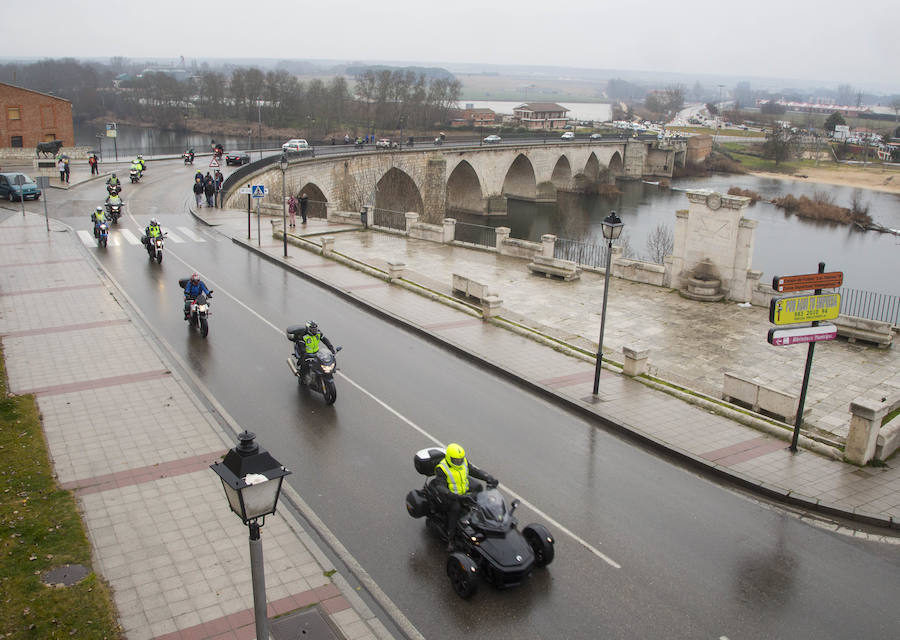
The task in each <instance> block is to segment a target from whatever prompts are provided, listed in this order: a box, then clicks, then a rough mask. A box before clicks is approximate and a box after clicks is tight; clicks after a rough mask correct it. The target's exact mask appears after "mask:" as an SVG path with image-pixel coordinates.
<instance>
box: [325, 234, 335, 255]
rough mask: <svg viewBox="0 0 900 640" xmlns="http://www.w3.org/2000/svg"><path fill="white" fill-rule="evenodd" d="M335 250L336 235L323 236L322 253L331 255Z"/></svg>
mask: <svg viewBox="0 0 900 640" xmlns="http://www.w3.org/2000/svg"><path fill="white" fill-rule="evenodd" d="M332 252H334V236H322V255H323V256H329V255H331V254H332Z"/></svg>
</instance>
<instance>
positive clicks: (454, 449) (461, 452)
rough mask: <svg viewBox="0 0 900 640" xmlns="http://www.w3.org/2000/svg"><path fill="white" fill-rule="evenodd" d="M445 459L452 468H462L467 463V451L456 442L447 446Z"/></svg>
mask: <svg viewBox="0 0 900 640" xmlns="http://www.w3.org/2000/svg"><path fill="white" fill-rule="evenodd" d="M444 458H445V459H446V460H447V464H449V465H450V466H451V467H461V466H462V465H464V464H465V462H466V450H465V449H463V448H462V447H461V446H459V445H458V444H456V443H455V442H451V443H450V444H449V445H447V453H446V455H445V456H444Z"/></svg>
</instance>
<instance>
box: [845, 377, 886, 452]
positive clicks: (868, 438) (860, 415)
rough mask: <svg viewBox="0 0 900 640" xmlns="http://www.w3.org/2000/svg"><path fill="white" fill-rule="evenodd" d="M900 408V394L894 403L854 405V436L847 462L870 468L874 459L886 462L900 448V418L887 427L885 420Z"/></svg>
mask: <svg viewBox="0 0 900 640" xmlns="http://www.w3.org/2000/svg"><path fill="white" fill-rule="evenodd" d="M897 408H900V393H896V394H894V396H892V397H891V398H890V399H888V398H886V397H885V398H881V399H880V400H873V399H869V398H860V399H857V400H856V401H854V402H851V403H850V432H849V433H848V434H847V445H846V447H845V449H844V459H846V460H847V461H848V462H852V463H854V464H866V463H868V462H869V461H870V460H872V459H873V458H876V459H878V460H885V459H886V458H888V457H889V456H890V455H891V454H892V453H894V451H896V450H897V449H898V448H900V416H898V417H895V418H894V419H893V420H891V421H890V422H888V423H887V424H885V425H882V424H881V423H882V421H883V420H884V418H885V416H887V415H888V414H889V413H891V412H892V411H894V410H895V409H897Z"/></svg>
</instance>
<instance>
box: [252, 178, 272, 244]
mask: <svg viewBox="0 0 900 640" xmlns="http://www.w3.org/2000/svg"><path fill="white" fill-rule="evenodd" d="M268 192H269V190H268V189H266V187H265V186H264V185H261V184H254V185H252V186H251V187H250V195H251V196H252V197H253V199H254V200H256V246H258V247H259V246H262V231H261V230H260V221H259V203H260V201H261V200H262V199H263V198H265V197H266V194H267V193H268ZM248 223H249V220H248ZM249 233H250V230H249V228H248V229H247V234H248V235H247V239H248V240H249V239H250V235H249Z"/></svg>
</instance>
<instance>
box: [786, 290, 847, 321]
mask: <svg viewBox="0 0 900 640" xmlns="http://www.w3.org/2000/svg"><path fill="white" fill-rule="evenodd" d="M840 310H841V294H839V293H822V294H819V295H811V296H793V297H790V298H773V299H772V302H771V303H769V322H771V323H773V324H796V323H799V322H814V321H816V320H834V319H835V318H837V317H838V314H839V313H840Z"/></svg>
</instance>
